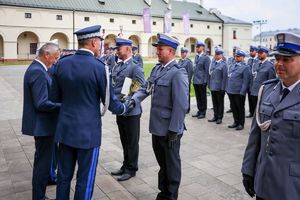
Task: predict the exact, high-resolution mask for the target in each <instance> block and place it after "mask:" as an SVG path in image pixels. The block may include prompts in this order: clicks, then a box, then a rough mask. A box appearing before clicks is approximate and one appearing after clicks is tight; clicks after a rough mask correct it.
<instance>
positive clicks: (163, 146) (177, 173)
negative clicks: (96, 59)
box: [132, 34, 189, 200]
mask: <svg viewBox="0 0 300 200" xmlns="http://www.w3.org/2000/svg"><path fill="white" fill-rule="evenodd" d="M157 38H158V41H157V43H154V44H152V45H153V46H155V47H157V51H156V54H157V56H158V60H159V64H157V65H156V66H155V67H154V68H153V70H152V72H151V75H150V77H149V78H148V81H147V87H143V88H141V89H140V90H138V91H137V92H136V93H135V94H134V95H133V97H132V99H133V100H134V101H135V102H136V103H140V102H141V101H142V100H143V99H144V98H146V97H147V96H149V95H152V101H151V110H150V125H149V131H150V133H151V134H152V147H153V150H154V154H155V157H156V160H157V162H158V164H159V167H160V169H159V172H158V189H159V190H160V192H159V193H158V195H157V197H156V199H157V200H165V199H169V200H176V199H177V198H178V189H179V185H180V180H181V161H180V154H179V152H180V140H181V137H182V134H183V131H184V130H185V125H184V118H185V114H186V111H187V109H188V91H189V90H188V86H189V84H188V77H187V73H186V70H185V69H184V68H183V67H181V66H179V65H178V64H177V63H176V60H175V53H176V49H177V46H178V44H179V42H178V41H177V40H175V39H174V38H172V37H169V36H167V35H164V34H157Z"/></svg>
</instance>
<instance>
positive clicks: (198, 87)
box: [194, 83, 207, 115]
mask: <svg viewBox="0 0 300 200" xmlns="http://www.w3.org/2000/svg"><path fill="white" fill-rule="evenodd" d="M206 86H207V83H204V84H194V89H195V94H196V100H197V108H198V114H200V115H205V114H206V109H207V95H206Z"/></svg>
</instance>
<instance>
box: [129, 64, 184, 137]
mask: <svg viewBox="0 0 300 200" xmlns="http://www.w3.org/2000/svg"><path fill="white" fill-rule="evenodd" d="M161 67H162V65H161V64H157V65H156V66H155V67H154V68H153V70H152V72H151V75H150V77H149V78H148V80H147V87H143V88H141V89H140V90H138V91H137V92H136V93H135V94H134V95H133V97H132V98H133V99H134V100H135V102H141V101H142V100H143V99H144V98H146V97H147V96H148V95H152V101H151V110H150V124H149V132H150V133H152V134H154V135H157V136H166V135H167V134H168V132H169V131H173V132H176V133H177V134H182V133H183V131H184V129H185V125H184V118H185V113H186V111H187V109H188V93H189V83H188V77H187V73H186V70H185V69H184V68H182V67H180V66H179V65H178V64H177V63H176V61H173V62H172V63H170V64H169V65H168V66H166V67H165V68H163V69H162V71H161Z"/></svg>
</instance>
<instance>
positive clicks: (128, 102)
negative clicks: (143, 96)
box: [123, 98, 135, 115]
mask: <svg viewBox="0 0 300 200" xmlns="http://www.w3.org/2000/svg"><path fill="white" fill-rule="evenodd" d="M123 105H124V106H125V108H126V111H125V113H124V115H126V114H128V113H130V112H131V111H132V110H133V109H134V108H135V101H134V100H133V99H131V98H127V99H126V100H125V101H123Z"/></svg>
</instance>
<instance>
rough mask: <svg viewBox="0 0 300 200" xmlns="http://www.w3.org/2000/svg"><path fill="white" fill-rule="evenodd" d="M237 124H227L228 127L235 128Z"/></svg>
mask: <svg viewBox="0 0 300 200" xmlns="http://www.w3.org/2000/svg"><path fill="white" fill-rule="evenodd" d="M237 126H238V125H237V124H232V125H229V126H227V127H228V128H236V127H237Z"/></svg>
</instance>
